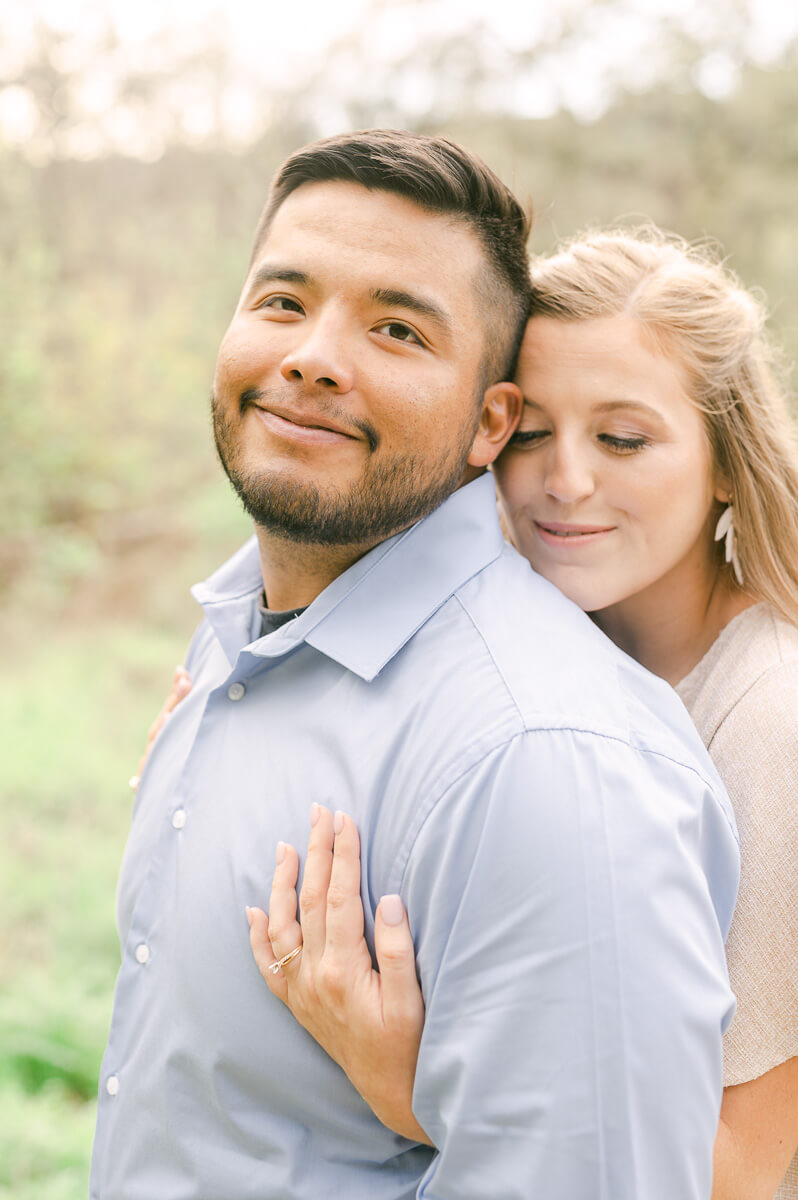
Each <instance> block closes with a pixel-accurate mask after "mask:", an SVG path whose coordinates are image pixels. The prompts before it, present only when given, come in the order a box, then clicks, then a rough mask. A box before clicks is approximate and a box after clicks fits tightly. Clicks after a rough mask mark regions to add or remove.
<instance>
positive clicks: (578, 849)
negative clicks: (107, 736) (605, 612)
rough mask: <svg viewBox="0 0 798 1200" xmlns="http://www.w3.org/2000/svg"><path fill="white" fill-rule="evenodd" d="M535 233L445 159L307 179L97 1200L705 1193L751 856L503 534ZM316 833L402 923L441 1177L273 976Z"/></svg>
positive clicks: (244, 374) (104, 1093)
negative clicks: (341, 841)
mask: <svg viewBox="0 0 798 1200" xmlns="http://www.w3.org/2000/svg"><path fill="white" fill-rule="evenodd" d="M525 238H526V227H525V221H524V218H523V214H522V212H521V210H520V208H519V206H518V204H517V202H516V201H515V200H514V198H513V197H512V196H511V194H510V193H509V192H508V191H507V189H506V188H504V187H503V185H502V184H501V183H500V182H499V181H498V180H497V179H496V178H495V176H493V175H492V173H491V172H489V171H488V170H487V168H485V167H484V165H483V164H481V163H480V162H479V161H478V160H476V159H474V158H473V157H472V156H471V155H469V154H467V153H466V152H465V151H463V150H462V149H460V148H459V147H457V146H455V145H453V144H451V143H449V142H447V141H445V140H443V139H427V138H422V137H419V136H415V135H411V134H406V133H396V132H377V133H368V134H352V135H346V136H343V137H341V138H337V139H332V140H330V141H327V142H323V143H318V144H316V145H314V146H310V147H307V148H306V149H305V150H302V151H299V152H298V153H297V154H295V155H294V156H292V158H290V159H289V160H288V162H287V163H286V164H284V166H283V167H282V168H281V170H280V171H279V172H278V175H277V178H276V180H275V182H274V185H273V188H272V192H271V195H270V198H269V201H268V203H267V207H266V210H265V214H264V218H263V220H262V222H261V225H260V228H259V230H258V233H257V236H256V240H255V248H254V253H253V257H252V262H251V266H250V271H249V274H248V276H247V279H246V282H245V284H244V289H243V292H242V296H241V299H240V301H239V305H238V308H237V310H236V313H235V316H234V318H233V321H232V324H231V325H230V328H229V330H228V331H227V334H226V335H225V338H224V340H223V343H222V347H221V350H220V353H219V360H218V365H217V370H216V378H215V384H214V397H213V415H214V430H215V435H216V442H217V447H218V450H219V454H220V457H221V460H222V464H223V466H224V468H225V470H226V472H227V474H228V476H229V477H230V479H231V481H232V483H233V485H234V487H235V489H236V491H237V492H238V494H239V496H240V497H241V499H242V501H243V503H244V505H245V507H246V508H247V510H248V511H249V513H250V514H251V515H252V517H253V520H254V522H255V532H256V537H255V538H254V539H253V540H252V541H251V542H250V543H249V544H248V545H246V546H245V547H244V548H243V549H242V550H241V551H239V552H238V554H236V555H235V556H234V557H233V559H232V560H231V561H230V562H229V563H227V564H226V565H225V566H224V567H222V568H221V569H220V570H219V571H218V572H217V573H216V574H215V575H214V576H212V577H211V579H210V580H209V581H208V582H207V583H206V584H204V585H202V586H200V587H198V588H196V589H195V596H196V598H197V599H198V600H199V602H200V603H201V604H202V606H203V607H204V609H205V615H206V621H205V622H204V624H203V625H202V626H201V627H200V630H199V631H198V634H197V635H196V637H195V640H194V642H193V643H192V647H191V650H190V653H189V657H188V659H187V661H186V666H187V668H188V669H189V671H190V674H191V677H192V679H193V688H192V691H191V693H190V695H189V696H188V698H187V699H186V700H184V701H183V702H182V703H181V705H180V706H179V707H178V709H177V710H176V712H175V713H174V714H173V716H172V718H171V720H170V722H169V723H168V725H167V726H166V727H165V729H164V731H163V733H162V735H161V736H160V737H159V738H158V740H157V741H156V743H155V745H154V747H153V750H152V753H151V755H150V758H149V760H148V762H147V765H146V768H145V771H144V774H143V776H142V780H141V783H140V785H139V791H138V794H137V807H136V811H135V814H134V819H133V827H132V831H131V836H130V841H129V844H128V848H127V851H126V855H125V861H124V863H123V867H122V874H121V880H120V890H119V924H120V930H121V935H122V945H123V963H122V968H121V972H120V977H119V983H118V987H117V994H116V1000H115V1009H114V1016H113V1021H112V1025H111V1032H110V1037H109V1043H108V1049H107V1051H106V1055H105V1058H104V1061H103V1067H102V1076H101V1084H100V1108H99V1115H98V1126H97V1137H96V1143H95V1157H94V1164H93V1181H92V1196H93V1197H94V1198H95V1200H144V1198H145V1197H146V1200H178V1198H180V1200H189V1198H196V1200H256V1198H257V1200H269V1198H272V1197H274V1198H277V1197H280V1198H282V1200H287V1198H291V1200H306V1198H308V1200H311V1198H312V1200H320V1198H323V1197H345V1198H346V1200H360V1198H362V1200H382V1198H385V1200H389V1198H390V1200H398V1198H399V1197H410V1196H415V1195H418V1196H425V1197H430V1198H431V1197H440V1198H443V1197H457V1198H458V1200H469V1198H471V1197H474V1198H476V1197H482V1198H485V1200H487V1198H490V1200H497V1198H499V1197H501V1198H502V1200H510V1198H513V1197H519V1198H520V1197H530V1198H531V1197H546V1200H592V1198H594V1197H595V1198H596V1200H598V1198H599V1197H602V1198H605V1197H606V1198H608V1200H632V1198H636V1200H659V1198H660V1197H661V1198H662V1200H665V1198H667V1200H673V1198H674V1197H677V1196H678V1197H679V1200H700V1198H706V1197H708V1196H709V1192H710V1187H711V1157H712V1146H713V1142H714V1136H715V1130H716V1127H717V1118H718V1112H719V1107H720V1096H721V1071H720V1065H721V1064H720V1056H721V1049H720V1048H721V1032H722V1028H723V1027H724V1024H725V1022H726V1021H727V1020H728V1018H729V1016H730V1013H731V1010H732V1006H733V1000H732V997H731V994H730V992H729V989H728V984H727V980H726V974H725V964H724V959H723V935H724V933H725V930H726V928H727V925H728V921H729V918H730V913H731V906H732V903H733V898H734V892H735V888H736V874H737V850H736V841H735V837H734V833H733V824H732V822H731V818H730V813H729V809H728V806H727V802H726V800H725V797H724V795H723V791H722V788H721V786H720V784H719V782H718V780H717V778H716V776H715V774H714V772H713V770H712V767H711V765H710V763H709V760H708V759H707V757H706V756H705V754H704V752H703V749H702V747H701V746H700V744H699V742H698V739H697V736H696V735H695V733H694V731H693V730H692V727H691V726H690V725H689V723H688V721H687V719H686V716H685V714H684V712H683V710H682V708H681V706H680V705H679V703H678V701H676V700H675V699H674V697H673V695H672V693H671V692H670V691H669V689H667V688H666V687H665V685H663V684H661V683H660V682H659V681H657V680H655V679H653V678H652V677H651V676H649V675H647V674H646V673H645V672H644V671H643V670H642V669H639V668H637V667H636V666H635V664H633V663H631V662H630V661H629V660H628V659H626V658H625V657H624V656H623V655H622V654H620V653H619V652H618V651H616V650H615V649H614V647H612V646H611V645H610V644H609V642H607V641H606V639H604V638H603V637H602V636H601V635H600V634H599V633H598V632H597V631H596V630H595V629H594V627H593V626H592V624H591V622H590V621H589V620H588V619H587V618H586V617H585V616H584V614H582V613H580V612H579V611H578V610H577V609H576V608H575V607H574V606H572V605H571V604H569V603H568V602H567V601H566V600H565V599H564V598H563V597H562V596H560V594H559V593H558V592H556V590H555V589H554V588H552V587H551V586H549V585H548V584H546V583H545V582H544V581H542V580H540V579H539V578H537V577H536V576H534V575H533V573H532V572H531V570H530V569H529V567H528V565H527V564H526V563H525V562H524V561H523V560H522V559H520V558H519V556H518V555H517V554H516V553H515V552H514V551H513V550H512V549H511V548H509V547H507V546H506V545H505V544H504V541H503V539H502V536H501V531H500V529H499V525H498V520H497V516H496V507H495V501H494V496H493V488H492V481H491V478H490V476H489V475H487V474H485V468H486V467H487V465H488V464H489V463H490V462H491V461H492V460H493V459H494V458H495V457H496V455H497V454H498V453H499V451H500V450H501V448H502V447H503V446H504V444H505V443H506V441H507V439H508V437H509V436H510V435H511V433H512V430H513V427H514V424H515V422H516V420H517V418H518V413H519V408H520V403H521V397H520V394H519V392H518V389H517V388H516V387H515V385H513V384H512V383H509V382H507V380H509V379H510V378H511V375H512V370H513V363H514V358H515V354H516V350H517V347H518V343H519V340H520V336H521V333H522V330H523V326H524V321H525V316H526V309H527V304H528V284H527V270H526V267H527V265H526V257H525V249H524V246H525ZM312 801H320V802H322V803H324V804H326V805H327V806H328V807H329V808H330V809H337V808H343V809H346V810H347V811H348V812H349V813H351V814H352V816H353V817H354V819H355V821H356V822H357V824H358V827H359V829H360V832H361V837H362V843H363V900H364V905H365V908H366V916H367V924H368V936H369V937H370V936H371V934H372V932H373V916H374V910H375V907H376V904H377V901H378V899H379V897H380V896H381V895H384V894H390V893H395V892H399V893H401V895H402V898H403V900H404V902H405V905H406V907H407V910H408V915H409V918H410V923H411V927H412V928H413V930H414V934H415V935H416V937H417V950H418V961H419V969H420V974H421V980H422V985H423V988H424V993H425V1001H426V1024H425V1031H424V1040H423V1043H422V1047H421V1052H420V1056H419V1061H418V1070H417V1075H416V1093H415V1107H416V1112H417V1115H418V1118H419V1121H420V1123H421V1125H422V1126H423V1128H424V1129H425V1130H426V1131H427V1133H428V1134H429V1135H430V1137H431V1139H432V1140H433V1141H434V1143H435V1146H436V1148H437V1149H436V1150H435V1151H433V1150H431V1149H429V1148H428V1147H425V1146H420V1145H415V1144H413V1143H410V1142H407V1141H405V1140H403V1139H401V1138H399V1137H397V1136H395V1135H393V1134H391V1133H390V1132H389V1131H388V1130H387V1129H385V1128H384V1127H383V1126H381V1125H380V1123H379V1122H378V1121H377V1120H376V1118H375V1117H374V1116H373V1114H372V1113H371V1112H370V1111H369V1110H368V1109H367V1107H366V1106H365V1105H364V1103H363V1102H362V1100H361V1099H360V1097H359V1096H358V1095H357V1093H356V1092H355V1091H354V1089H353V1088H352V1087H351V1085H350V1084H349V1082H348V1080H347V1079H346V1077H345V1075H344V1074H343V1072H342V1071H341V1070H340V1069H339V1068H338V1067H337V1066H336V1064H335V1063H333V1062H332V1061H331V1060H330V1059H329V1058H328V1057H327V1056H326V1055H325V1054H324V1052H323V1051H322V1050H321V1049H320V1048H319V1046H318V1045H316V1043H315V1042H313V1041H312V1039H310V1037H309V1036H308V1035H307V1033H306V1032H305V1031H304V1030H303V1029H302V1028H301V1027H300V1026H299V1025H298V1024H297V1023H296V1022H295V1021H294V1020H293V1018H292V1017H291V1016H290V1014H289V1013H288V1011H287V1010H286V1009H285V1008H284V1007H283V1006H282V1005H281V1004H280V1003H279V1002H278V1001H277V1000H276V999H275V997H273V996H272V995H271V993H270V992H269V991H268V989H267V988H266V987H265V986H264V984H263V981H262V980H261V978H260V975H259V973H258V970H257V967H256V966H255V963H254V962H253V960H252V957H251V955H250V951H249V939H248V932H249V931H248V927H247V922H246V918H245V915H244V910H245V906H246V905H247V904H252V903H256V902H258V901H259V899H260V898H261V897H262V896H263V895H264V894H266V891H267V888H268V883H269V878H270V875H271V870H272V868H271V864H272V863H273V862H274V856H275V851H276V848H277V845H278V843H279V841H280V840H281V839H286V840H289V841H291V842H293V843H295V844H303V843H304V840H305V836H306V830H307V822H308V814H309V809H310V805H311V802H312Z"/></svg>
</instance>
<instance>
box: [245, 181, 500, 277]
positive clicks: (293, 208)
mask: <svg viewBox="0 0 798 1200" xmlns="http://www.w3.org/2000/svg"><path fill="white" fill-rule="evenodd" d="M284 253H294V254H300V255H301V254H304V255H308V256H313V257H318V258H325V257H328V256H332V255H335V256H336V258H337V259H339V260H340V261H341V263H342V266H343V265H345V264H346V263H347V262H349V263H350V264H351V265H352V266H355V265H357V266H360V267H362V266H364V265H365V264H364V262H363V260H364V259H366V258H368V257H371V258H372V259H373V260H374V262H373V266H374V268H375V269H377V268H378V265H379V260H384V261H391V260H392V262H393V263H395V264H397V265H401V266H403V267H404V268H405V269H406V270H407V271H408V272H410V273H419V272H420V273H421V274H422V275H423V276H430V275H431V276H433V277H435V276H438V275H440V272H441V270H442V269H443V272H444V275H449V274H451V275H459V277H460V279H461V280H462V281H463V282H464V283H466V282H467V281H468V279H469V278H470V277H473V274H474V273H475V272H476V271H477V270H478V269H479V267H480V266H481V265H483V262H484V257H485V256H484V251H483V248H482V246H481V244H480V241H479V239H478V237H477V235H476V233H475V232H474V231H473V229H471V228H470V226H469V225H468V223H467V221H466V220H465V219H464V218H458V217H457V216H456V215H454V214H450V213H440V212H433V211H431V210H429V209H426V208H423V207H421V206H420V205H418V204H416V203H414V202H413V201H412V200H410V199H408V198H407V197H405V196H401V195H397V194H396V193H393V192H388V191H383V190H377V189H370V188H366V187H364V186H362V185H361V184H358V183H350V182H344V181H340V180H332V181H322V182H313V183H305V184H302V186H301V187H299V188H297V189H296V191H294V192H292V193H291V194H290V195H289V196H288V197H286V199H285V201H284V202H283V204H282V205H281V206H280V208H278V210H277V212H276V213H275V214H274V217H273V219H272V222H271V224H270V226H269V229H268V231H267V233H266V235H265V237H264V238H263V240H262V242H261V244H260V246H259V247H258V251H257V254H256V256H255V263H254V264H253V265H256V266H257V264H258V263H259V262H262V261H264V260H266V259H271V258H274V257H281V256H282V255H283V254H284Z"/></svg>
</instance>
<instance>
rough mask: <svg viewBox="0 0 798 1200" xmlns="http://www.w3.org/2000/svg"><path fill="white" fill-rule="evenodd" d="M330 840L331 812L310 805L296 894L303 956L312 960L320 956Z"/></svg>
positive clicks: (328, 872) (329, 867) (324, 922)
mask: <svg viewBox="0 0 798 1200" xmlns="http://www.w3.org/2000/svg"><path fill="white" fill-rule="evenodd" d="M334 841H335V833H334V830H333V815H332V813H331V812H330V810H329V808H325V807H324V805H323V804H314V805H313V806H312V807H311V810H310V837H309V838H308V853H307V858H306V859H305V874H304V876H303V878H302V890H301V892H300V893H299V911H300V913H301V917H300V920H301V922H302V937H303V939H304V943H305V953H306V954H309V955H310V956H311V957H312V958H313V959H314V960H315V959H317V958H320V957H321V955H322V954H323V953H324V942H325V930H326V909H327V889H328V888H329V886H330V872H331V870H332V863H333V843H334Z"/></svg>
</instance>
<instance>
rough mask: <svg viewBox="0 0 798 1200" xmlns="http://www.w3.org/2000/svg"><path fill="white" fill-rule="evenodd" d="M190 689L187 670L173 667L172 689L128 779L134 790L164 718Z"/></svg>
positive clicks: (150, 729)
mask: <svg viewBox="0 0 798 1200" xmlns="http://www.w3.org/2000/svg"><path fill="white" fill-rule="evenodd" d="M190 691H191V677H190V675H189V673H188V671H187V670H186V668H185V667H175V673H174V675H173V676H172V690H171V692H170V693H169V695H168V696H167V697H166V701H165V703H164V706H163V708H162V709H161V711H160V712H159V713H158V716H157V717H156V718H155V720H154V721H153V723H152V725H150V728H149V732H148V733H147V745H146V746H145V747H144V753H143V755H142V756H141V760H140V762H139V769H138V774H136V775H134V776H133V778H132V779H131V780H130V786H131V788H132V789H133V791H134V792H135V790H136V788H137V787H138V786H139V779H140V778H141V773H142V771H143V770H144V764H145V763H146V761H147V759H148V758H149V756H150V750H151V749H152V744H153V742H154V741H155V739H156V738H157V736H158V734H159V733H160V732H161V730H162V729H163V727H164V725H165V724H166V718H167V717H168V716H169V714H170V713H171V712H172V710H173V709H175V708H177V706H178V704H179V703H180V701H181V700H183V699H184V698H185V697H186V696H187V695H188V693H189V692H190Z"/></svg>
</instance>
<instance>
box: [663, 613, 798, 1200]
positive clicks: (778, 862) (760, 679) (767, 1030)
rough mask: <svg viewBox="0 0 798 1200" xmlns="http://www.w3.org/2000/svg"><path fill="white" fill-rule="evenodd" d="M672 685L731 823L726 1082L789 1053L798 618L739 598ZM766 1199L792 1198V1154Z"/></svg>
mask: <svg viewBox="0 0 798 1200" xmlns="http://www.w3.org/2000/svg"><path fill="white" fill-rule="evenodd" d="M676 690H677V692H678V693H679V695H680V696H681V698H682V700H683V702H684V704H685V706H686V707H687V709H688V710H689V712H690V715H691V716H692V718H693V721H694V722H695V725H696V727H697V729H698V732H699V733H700V735H701V737H702V739H703V741H704V743H705V744H706V747H707V749H708V750H709V752H710V754H711V755H712V758H713V760H714V762H715V766H716V767H717V769H718V773H719V774H720V777H721V779H722V780H723V782H724V783H725V784H726V788H727V790H728V793H729V798H730V800H731V802H732V805H733V807H734V812H735V815H736V817H737V827H738V830H739V833H740V891H739V894H738V897H737V907H736V908H735V911H734V919H733V921H732V925H731V930H730V931H729V937H728V940H727V942H726V956H727V959H728V964H729V978H730V980H731V986H732V990H733V991H734V993H735V995H736V996H737V1012H736V1014H735V1017H734V1020H733V1021H732V1024H731V1026H730V1027H729V1029H728V1031H727V1033H726V1036H725V1038H724V1044H723V1051H724V1084H725V1085H727V1086H728V1085H732V1084H736V1083H745V1082H746V1081H747V1080H749V1079H757V1078H758V1077H759V1076H760V1075H764V1074H765V1072H766V1071H769V1070H770V1069H771V1068H772V1067H775V1066H778V1064H779V1063H782V1062H786V1060H787V1059H788V1058H792V1057H793V1056H794V1055H796V1054H798V628H796V627H795V626H793V625H791V624H789V623H788V622H787V621H785V620H783V619H782V618H781V617H779V616H778V615H777V614H776V613H775V612H774V611H773V609H771V608H770V607H768V606H767V605H765V604H757V605H754V606H753V607H752V608H748V609H746V610H745V611H744V612H742V613H740V614H739V616H737V617H735V618H734V620H733V621H731V622H730V623H729V624H728V625H727V626H726V628H725V629H724V630H723V631H722V633H721V634H720V637H718V638H717V640H716V641H715V642H714V643H713V645H712V646H711V647H710V649H709V651H708V653H707V654H706V655H705V656H704V658H702V659H701V661H700V662H699V663H698V664H697V666H695V667H694V668H693V670H692V671H691V672H690V673H689V675H686V676H685V678H684V679H683V680H682V681H681V683H679V684H678V685H677V688H676ZM774 1200H798V1153H797V1154H796V1156H795V1158H794V1159H793V1161H792V1163H791V1164H790V1167H789V1169H788V1171H787V1174H786V1175H785V1177H784V1180H783V1183H782V1185H781V1187H780V1188H779V1190H778V1192H777V1193H776V1197H774Z"/></svg>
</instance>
